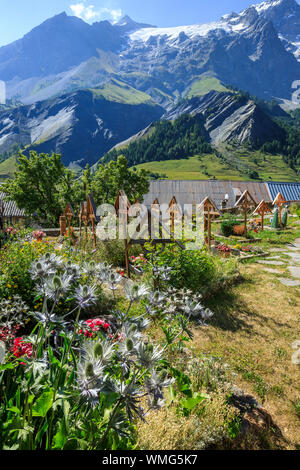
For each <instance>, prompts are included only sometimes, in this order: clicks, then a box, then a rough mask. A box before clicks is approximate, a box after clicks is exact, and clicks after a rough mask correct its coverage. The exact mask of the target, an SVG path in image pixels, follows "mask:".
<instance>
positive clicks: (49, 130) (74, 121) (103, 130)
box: [0, 90, 163, 166]
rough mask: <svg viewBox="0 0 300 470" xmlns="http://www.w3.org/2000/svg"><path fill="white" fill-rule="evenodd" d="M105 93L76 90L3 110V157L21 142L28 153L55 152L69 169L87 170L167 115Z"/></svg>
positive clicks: (0, 149)
mask: <svg viewBox="0 0 300 470" xmlns="http://www.w3.org/2000/svg"><path fill="white" fill-rule="evenodd" d="M101 92H102V93H103V90H100V91H99V94H98V95H97V93H96V90H94V91H93V92H92V91H88V90H84V91H77V92H74V93H71V94H67V95H63V96H61V97H59V98H55V99H51V100H46V101H42V102H38V103H35V104H33V105H27V106H20V107H17V108H14V109H11V110H6V111H2V112H0V154H1V153H3V152H9V150H10V148H11V147H12V145H14V144H16V143H17V144H18V145H19V146H20V148H24V147H25V148H26V151H25V152H26V153H28V152H29V150H30V149H33V150H36V151H37V152H46V153H48V152H52V151H53V152H57V153H61V154H62V160H63V163H64V164H65V165H69V164H70V163H73V164H74V163H76V164H78V165H80V166H85V164H86V163H91V164H92V163H94V162H95V161H97V160H98V159H99V158H100V156H101V155H103V154H104V153H105V152H107V151H108V150H109V149H110V148H111V147H113V146H114V145H115V144H117V143H118V142H120V141H122V140H124V139H126V138H128V137H130V136H131V135H133V134H135V133H136V132H138V131H139V130H141V129H142V128H144V127H146V126H147V125H149V124H150V123H151V122H153V121H156V120H158V119H159V118H160V116H161V115H162V114H163V109H162V108H161V107H160V106H158V105H155V104H154V103H151V101H148V102H146V103H142V102H141V103H140V104H135V105H132V104H126V103H121V102H116V101H109V100H107V99H105V98H104V97H103V96H102V94H101Z"/></svg>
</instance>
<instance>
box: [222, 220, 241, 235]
mask: <svg viewBox="0 0 300 470" xmlns="http://www.w3.org/2000/svg"><path fill="white" fill-rule="evenodd" d="M235 225H238V222H237V220H236V218H234V217H232V216H229V217H228V218H226V219H224V220H223V221H222V223H221V232H222V234H223V235H224V237H230V235H233V227H234V226H235Z"/></svg>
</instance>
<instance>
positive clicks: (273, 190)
mask: <svg viewBox="0 0 300 470" xmlns="http://www.w3.org/2000/svg"><path fill="white" fill-rule="evenodd" d="M267 186H268V189H269V192H270V196H271V199H272V200H274V199H275V197H276V196H277V194H278V193H281V194H282V195H283V197H284V198H285V199H286V200H287V201H300V183H277V182H275V181H274V182H268V183H267Z"/></svg>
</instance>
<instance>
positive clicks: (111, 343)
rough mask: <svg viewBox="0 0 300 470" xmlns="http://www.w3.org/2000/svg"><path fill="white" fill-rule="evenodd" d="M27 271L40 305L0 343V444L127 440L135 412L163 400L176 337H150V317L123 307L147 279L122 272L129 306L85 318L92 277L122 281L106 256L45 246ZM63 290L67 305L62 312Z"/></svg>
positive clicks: (93, 295) (142, 291) (105, 445)
mask: <svg viewBox="0 0 300 470" xmlns="http://www.w3.org/2000/svg"><path fill="white" fill-rule="evenodd" d="M30 273H31V277H32V279H34V281H35V284H36V290H37V295H38V297H39V298H40V299H41V302H42V308H41V310H40V311H35V312H30V315H31V316H32V317H33V318H34V319H35V321H36V326H35V328H34V329H33V331H32V333H31V335H30V336H28V337H27V338H24V337H20V338H17V341H16V343H14V345H13V347H11V345H9V344H5V341H2V343H1V364H0V392H1V402H0V417H1V419H0V448H1V449H47V450H50V449H115V448H130V446H131V442H132V429H133V423H134V420H135V419H142V420H144V419H146V418H147V413H148V411H149V410H151V409H153V408H154V409H157V408H159V407H160V406H162V405H163V402H164V394H163V391H164V389H165V388H166V387H168V386H169V385H170V384H171V383H172V382H173V379H172V377H170V376H169V375H167V373H166V370H164V367H163V358H164V354H165V351H166V348H167V347H168V343H172V340H175V338H173V339H170V340H169V342H167V343H166V344H165V345H162V346H158V345H153V344H152V343H151V342H149V340H148V339H147V337H146V336H145V332H144V331H145V329H146V328H147V326H148V325H149V323H150V322H149V320H148V319H147V318H146V317H145V316H144V315H139V316H134V314H132V313H131V308H132V306H133V305H134V304H135V303H136V302H138V301H140V300H141V299H142V298H144V297H146V296H148V295H150V293H149V290H148V288H146V287H145V286H143V285H141V284H135V283H132V282H130V281H128V284H126V286H125V289H124V290H125V295H126V297H127V299H128V308H127V311H125V312H120V311H117V312H116V313H115V315H114V321H113V322H112V323H110V322H108V321H107V320H105V319H101V318H94V319H93V318H91V319H89V320H86V321H84V320H82V319H81V315H82V313H83V312H85V313H86V312H88V311H89V309H90V308H91V307H92V306H95V305H96V304H97V289H96V286H97V284H99V285H102V284H103V283H106V284H107V287H108V288H110V289H111V290H112V292H113V293H114V294H115V291H116V288H117V286H118V285H119V283H120V281H121V279H119V276H118V275H117V274H116V273H114V272H113V271H112V270H111V268H110V267H109V266H107V265H102V264H99V265H97V264H93V263H92V264H89V265H87V264H83V265H82V266H80V265H77V264H75V263H70V262H67V263H66V262H64V261H63V259H62V258H60V257H59V256H56V255H53V254H46V255H45V256H43V257H41V258H40V259H39V260H38V261H36V262H34V263H32V266H31V268H30ZM63 299H65V300H68V301H69V302H70V309H69V311H68V312H64V313H63V314H61V313H59V310H58V309H57V307H58V304H59V303H60V302H61V301H62V300H63ZM159 299H161V296H160V295H158V300H159ZM86 332H87V333H88V334H85V333H86ZM145 404H146V407H145Z"/></svg>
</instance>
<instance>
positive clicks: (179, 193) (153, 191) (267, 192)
mask: <svg viewBox="0 0 300 470" xmlns="http://www.w3.org/2000/svg"><path fill="white" fill-rule="evenodd" d="M246 190H248V191H249V193H250V194H251V196H252V197H253V199H254V200H255V202H256V203H257V205H258V204H259V203H260V202H261V201H262V200H263V199H264V200H265V202H267V203H272V202H273V200H274V199H275V197H276V195H277V194H278V192H281V193H282V195H283V196H284V197H285V199H286V200H287V201H289V202H294V201H299V202H300V182H299V183H269V182H257V181H225V180H191V181H183V180H155V181H151V182H150V188H149V192H148V193H147V194H146V195H145V196H144V200H143V203H144V204H145V205H146V206H147V207H150V206H151V205H152V204H153V202H154V201H155V200H156V202H157V203H158V204H160V205H164V204H169V203H170V201H171V199H172V198H173V197H174V196H175V198H176V201H177V204H179V205H180V206H181V207H183V206H184V205H185V204H195V205H198V204H200V203H201V202H202V201H203V199H205V198H206V197H209V198H210V199H211V201H212V202H213V203H214V204H215V206H216V207H217V208H218V209H221V208H222V203H223V202H224V200H225V199H226V201H227V203H226V208H232V207H234V205H235V203H236V202H237V201H238V199H239V198H240V197H241V195H242V194H243V193H244V191H246Z"/></svg>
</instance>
